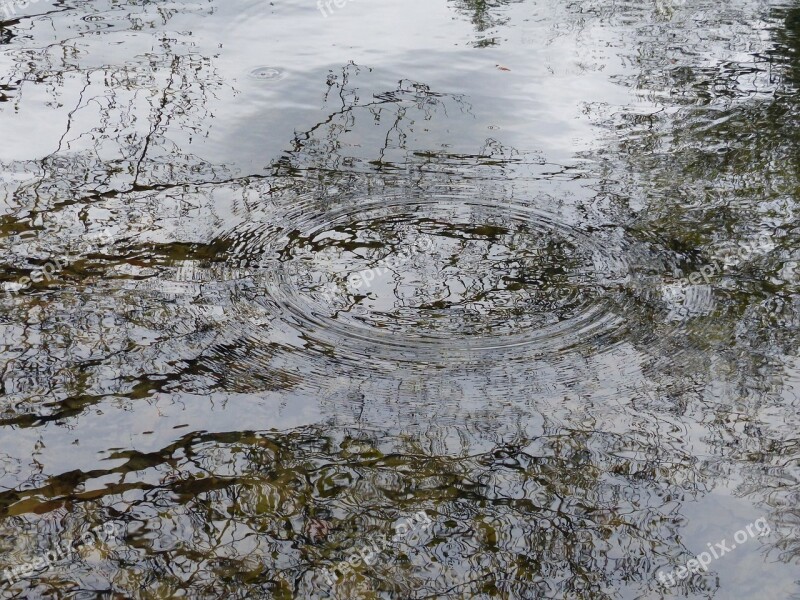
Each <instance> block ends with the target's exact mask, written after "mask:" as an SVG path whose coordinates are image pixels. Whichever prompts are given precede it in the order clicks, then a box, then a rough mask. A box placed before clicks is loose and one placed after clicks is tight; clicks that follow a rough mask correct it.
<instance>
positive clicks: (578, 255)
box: [223, 196, 626, 358]
mask: <svg viewBox="0 0 800 600" xmlns="http://www.w3.org/2000/svg"><path fill="white" fill-rule="evenodd" d="M225 245H226V246H227V247H228V248H229V252H230V254H231V257H230V260H229V261H228V263H227V264H229V265H236V267H235V268H229V269H228V272H227V273H225V274H223V279H225V280H227V281H230V282H231V283H233V285H234V289H233V290H232V301H233V304H234V305H235V306H236V311H237V312H238V314H239V315H240V317H244V321H247V320H250V321H253V322H257V323H259V324H260V325H263V323H264V322H265V321H269V323H270V327H271V331H272V332H273V333H275V332H276V331H282V332H283V334H284V335H285V336H286V339H290V338H294V339H297V338H298V337H302V338H303V339H305V340H313V341H314V342H315V343H316V344H319V345H322V346H324V347H328V348H333V349H335V350H336V351H337V352H339V353H352V354H353V355H354V356H372V355H373V353H378V354H385V353H386V352H392V351H399V353H400V355H403V356H414V357H419V356H420V355H421V353H431V352H433V353H439V354H441V353H443V352H451V351H458V350H465V351H480V350H489V349H498V348H504V347H506V348H507V347H516V346H530V345H534V346H536V347H538V348H539V349H541V350H548V351H553V350H556V349H558V348H563V347H568V346H573V345H575V344H577V343H580V342H581V340H582V339H584V338H586V337H588V336H590V335H592V334H599V333H604V332H606V333H607V332H608V331H610V330H612V329H614V328H615V327H616V326H617V325H618V324H619V322H620V320H619V318H618V317H617V316H616V315H615V314H614V313H613V312H612V311H610V310H608V306H607V296H608V294H609V290H611V289H616V288H618V287H619V283H620V281H622V280H623V279H624V278H625V276H626V265H625V264H624V263H621V262H620V261H619V260H615V259H614V258H613V257H612V256H611V255H610V254H608V253H607V252H606V250H605V249H604V247H603V245H602V244H600V243H599V240H597V239H595V238H593V237H592V235H590V234H589V233H587V232H583V231H580V230H578V229H575V228H572V227H570V226H568V225H566V224H564V223H563V222H561V221H559V220H558V219H557V218H556V217H555V216H554V215H552V214H549V213H547V212H545V211H541V210H538V209H536V208H533V207H529V206H525V205H522V204H513V205H512V204H508V203H499V202H497V201H495V200H493V199H487V200H485V201H476V200H474V199H470V198H462V197H453V196H439V197H431V198H407V197H404V198H392V197H379V198H360V199H357V200H356V201H350V202H347V203H346V205H344V206H340V207H338V208H336V209H333V210H331V209H321V208H320V207H319V206H314V202H313V201H311V200H304V201H301V202H299V203H297V204H296V205H294V206H293V209H292V211H291V213H290V214H288V215H287V216H286V217H285V219H284V220H283V221H282V222H280V223H277V222H276V223H269V224H259V223H250V224H248V225H247V226H245V227H242V228H239V229H238V230H237V231H235V232H231V233H230V234H229V235H227V236H225ZM394 354H395V358H397V355H396V352H395V353H394Z"/></svg>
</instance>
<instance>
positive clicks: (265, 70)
mask: <svg viewBox="0 0 800 600" xmlns="http://www.w3.org/2000/svg"><path fill="white" fill-rule="evenodd" d="M250 77H251V78H252V79H258V80H260V81H267V82H270V83H273V82H277V81H281V80H283V79H285V78H286V71H284V70H283V69H278V68H277V67H258V68H256V69H253V70H252V71H250Z"/></svg>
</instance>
